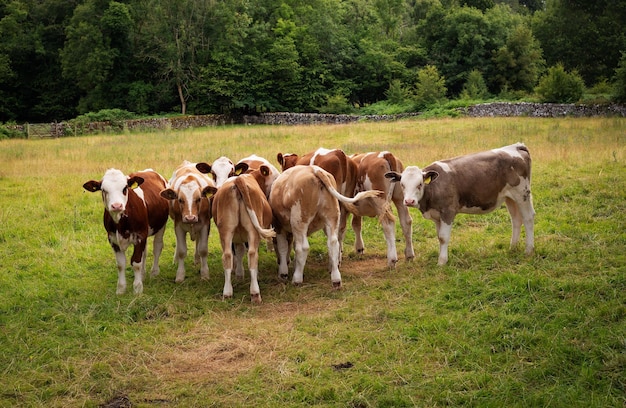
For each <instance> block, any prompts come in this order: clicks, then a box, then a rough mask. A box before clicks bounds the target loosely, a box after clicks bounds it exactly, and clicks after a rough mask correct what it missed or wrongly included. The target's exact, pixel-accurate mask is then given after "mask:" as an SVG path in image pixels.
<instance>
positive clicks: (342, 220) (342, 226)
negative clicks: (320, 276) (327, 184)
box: [337, 205, 348, 265]
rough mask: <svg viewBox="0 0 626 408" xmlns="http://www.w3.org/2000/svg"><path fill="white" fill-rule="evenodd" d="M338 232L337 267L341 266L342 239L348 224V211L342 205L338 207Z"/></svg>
mask: <svg viewBox="0 0 626 408" xmlns="http://www.w3.org/2000/svg"><path fill="white" fill-rule="evenodd" d="M339 207H340V208H339V214H340V216H339V232H338V234H337V238H338V239H339V265H341V258H342V256H343V239H344V238H345V236H346V225H347V224H348V210H346V209H345V208H344V206H343V205H340V206H339Z"/></svg>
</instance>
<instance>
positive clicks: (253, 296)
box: [250, 293, 263, 305]
mask: <svg viewBox="0 0 626 408" xmlns="http://www.w3.org/2000/svg"><path fill="white" fill-rule="evenodd" d="M250 300H252V303H254V304H255V305H258V304H261V302H263V300H262V299H261V294H260V293H251V294H250Z"/></svg>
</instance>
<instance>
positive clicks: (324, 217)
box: [269, 165, 382, 288]
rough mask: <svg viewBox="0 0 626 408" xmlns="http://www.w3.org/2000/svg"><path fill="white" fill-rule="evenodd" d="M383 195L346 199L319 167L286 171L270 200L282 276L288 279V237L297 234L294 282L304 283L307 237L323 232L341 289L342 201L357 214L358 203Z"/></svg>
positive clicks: (371, 193) (332, 273)
mask: <svg viewBox="0 0 626 408" xmlns="http://www.w3.org/2000/svg"><path fill="white" fill-rule="evenodd" d="M380 194H382V193H381V192H380V191H365V192H361V193H359V194H357V195H356V196H355V197H354V198H350V197H345V196H343V195H341V194H340V193H339V192H338V191H337V183H336V182H335V179H334V178H333V176H332V175H331V174H330V173H329V172H327V171H326V170H324V169H322V168H321V167H319V166H315V165H313V166H295V167H292V168H290V169H287V170H285V171H284V172H283V173H282V174H281V175H280V176H278V178H277V179H276V181H274V185H273V186H272V191H271V193H270V200H269V201H270V206H271V207H272V211H273V213H274V228H275V229H276V233H277V236H276V242H277V245H276V250H277V252H278V257H279V266H278V274H279V276H280V277H282V278H287V276H288V264H287V256H288V239H287V235H288V234H289V233H291V234H293V241H294V247H295V252H296V256H295V268H294V272H293V283H294V284H301V283H302V280H303V272H304V265H305V263H306V259H307V256H308V252H309V242H308V240H307V236H308V235H310V234H312V233H313V232H316V231H319V230H320V229H323V230H324V233H325V234H326V237H327V243H328V244H327V245H328V256H329V260H330V276H331V281H332V283H333V286H334V287H335V288H340V287H341V274H340V273H339V260H340V257H341V253H340V243H339V218H340V209H339V202H341V203H342V204H343V205H344V206H345V208H346V209H347V210H348V211H355V207H354V203H356V202H358V201H359V200H362V199H365V198H368V197H375V196H379V195H380Z"/></svg>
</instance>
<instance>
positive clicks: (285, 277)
mask: <svg viewBox="0 0 626 408" xmlns="http://www.w3.org/2000/svg"><path fill="white" fill-rule="evenodd" d="M278 277H279V278H280V279H282V280H287V279H289V275H278Z"/></svg>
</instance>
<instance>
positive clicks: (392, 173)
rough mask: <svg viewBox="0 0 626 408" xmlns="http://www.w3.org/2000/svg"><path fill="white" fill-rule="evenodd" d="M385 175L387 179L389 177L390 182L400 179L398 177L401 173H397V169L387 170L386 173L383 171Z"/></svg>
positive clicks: (400, 176)
mask: <svg viewBox="0 0 626 408" xmlns="http://www.w3.org/2000/svg"><path fill="white" fill-rule="evenodd" d="M385 177H387V178H388V179H391V182H392V183H396V182H398V181H400V179H401V178H402V175H401V174H400V173H398V172H397V171H388V172H387V173H385Z"/></svg>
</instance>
